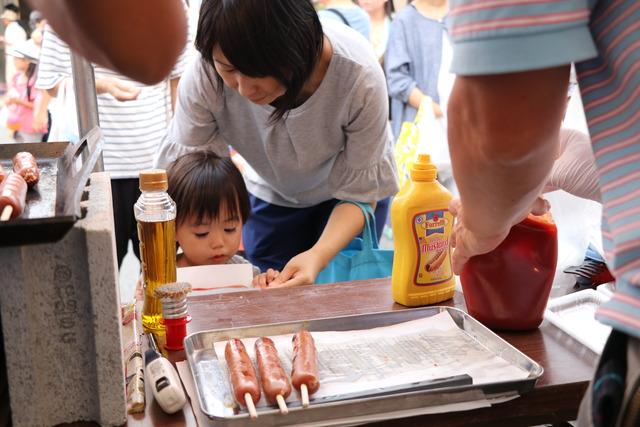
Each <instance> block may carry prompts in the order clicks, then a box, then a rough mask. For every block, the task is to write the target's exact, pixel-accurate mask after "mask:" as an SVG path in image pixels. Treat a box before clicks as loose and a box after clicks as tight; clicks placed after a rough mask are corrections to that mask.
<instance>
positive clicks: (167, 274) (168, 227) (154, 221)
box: [133, 169, 176, 333]
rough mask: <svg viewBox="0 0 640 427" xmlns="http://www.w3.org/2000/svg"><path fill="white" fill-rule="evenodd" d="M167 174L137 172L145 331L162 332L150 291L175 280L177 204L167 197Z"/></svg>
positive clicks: (159, 308) (157, 304) (158, 307)
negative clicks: (138, 178) (138, 173)
mask: <svg viewBox="0 0 640 427" xmlns="http://www.w3.org/2000/svg"><path fill="white" fill-rule="evenodd" d="M167 188H168V183H167V173H166V171H164V170H162V169H150V170H145V171H142V172H140V191H141V192H142V194H141V195H140V198H138V201H137V202H136V204H135V206H134V208H133V209H134V212H135V216H136V220H137V222H138V237H139V238H140V257H141V258H142V277H143V280H144V305H143V308H142V326H143V328H144V330H145V332H156V333H158V332H160V333H161V332H163V331H164V324H163V323H162V306H161V303H160V300H158V299H157V298H156V297H155V296H154V293H153V291H154V290H155V289H156V288H157V287H158V286H160V285H164V284H165V283H171V282H175V281H176V204H175V202H174V201H173V200H172V199H171V197H170V196H169V194H167Z"/></svg>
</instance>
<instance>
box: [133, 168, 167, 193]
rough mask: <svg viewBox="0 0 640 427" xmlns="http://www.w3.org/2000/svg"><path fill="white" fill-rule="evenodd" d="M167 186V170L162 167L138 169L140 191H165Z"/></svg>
mask: <svg viewBox="0 0 640 427" xmlns="http://www.w3.org/2000/svg"><path fill="white" fill-rule="evenodd" d="M167 188H169V184H168V182H167V171H165V170H164V169H147V170H143V171H140V191H166V190H167Z"/></svg>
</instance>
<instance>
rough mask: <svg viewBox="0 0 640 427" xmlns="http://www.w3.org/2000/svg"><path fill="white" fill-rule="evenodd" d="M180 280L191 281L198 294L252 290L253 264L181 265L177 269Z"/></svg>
mask: <svg viewBox="0 0 640 427" xmlns="http://www.w3.org/2000/svg"><path fill="white" fill-rule="evenodd" d="M177 279H178V281H179V282H188V283H191V287H192V288H194V292H195V294H196V295H206V294H209V293H220V292H225V291H226V292H238V291H242V290H252V289H253V288H252V286H251V282H252V281H253V267H252V266H251V264H219V265H201V266H196V267H181V268H178V269H177Z"/></svg>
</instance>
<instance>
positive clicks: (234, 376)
mask: <svg viewBox="0 0 640 427" xmlns="http://www.w3.org/2000/svg"><path fill="white" fill-rule="evenodd" d="M224 357H225V359H226V360H227V366H228V367H229V374H230V376H231V386H232V387H233V396H234V397H235V399H236V402H238V404H240V405H244V406H246V407H247V410H248V411H249V415H250V416H251V418H257V417H258V413H257V412H256V406H255V404H256V403H258V401H259V400H260V383H258V376H257V375H256V371H255V369H254V368H253V364H252V363H251V358H249V355H248V354H247V350H246V349H245V347H244V344H243V343H242V341H240V340H239V339H237V338H232V339H230V340H229V341H228V342H227V346H226V347H225V349H224Z"/></svg>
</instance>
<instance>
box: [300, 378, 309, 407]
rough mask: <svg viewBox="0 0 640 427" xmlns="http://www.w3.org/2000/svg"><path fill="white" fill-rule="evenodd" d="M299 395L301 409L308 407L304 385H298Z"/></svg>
mask: <svg viewBox="0 0 640 427" xmlns="http://www.w3.org/2000/svg"><path fill="white" fill-rule="evenodd" d="M300 394H301V395H302V407H303V408H307V407H309V390H308V389H307V385H306V384H301V385H300Z"/></svg>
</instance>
